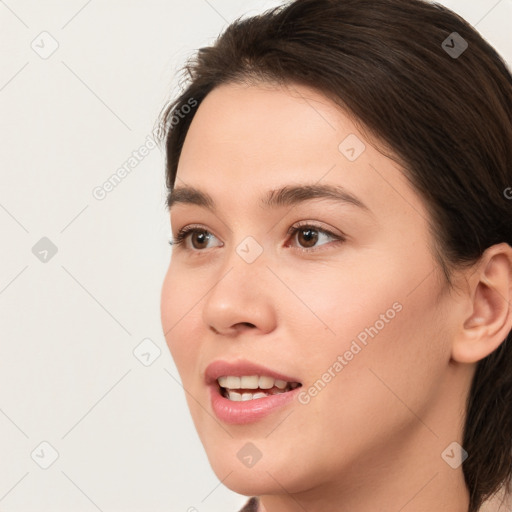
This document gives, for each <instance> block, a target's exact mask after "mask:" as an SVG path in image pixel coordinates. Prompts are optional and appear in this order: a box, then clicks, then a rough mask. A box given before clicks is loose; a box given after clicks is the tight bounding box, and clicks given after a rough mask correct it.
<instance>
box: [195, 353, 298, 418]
mask: <svg viewBox="0 0 512 512" xmlns="http://www.w3.org/2000/svg"><path fill="white" fill-rule="evenodd" d="M225 375H232V376H235V377H241V376H243V375H260V376H261V375H268V376H269V377H273V378H274V379H280V380H284V381H287V382H300V381H299V379H296V378H295V377H290V376H288V375H285V374H283V373H279V372H276V371H274V370H271V369H269V368H266V367H264V366H261V365H257V364H254V363H251V362H249V361H243V360H239V361H237V362H232V363H229V362H227V361H214V362H213V363H211V364H210V365H208V367H207V368H206V372H205V380H206V384H207V386H208V388H209V390H210V401H211V405H212V409H213V412H214V413H215V415H216V416H217V418H218V419H219V420H221V421H223V422H225V423H230V424H239V425H240V424H246V423H252V422H254V421H257V420H259V419H261V418H264V417H265V416H267V415H269V414H271V413H272V412H274V411H276V410H277V409H279V408H281V407H283V406H285V405H286V404H289V403H290V402H292V401H293V400H294V398H295V396H296V394H297V393H298V392H299V391H300V386H299V387H297V388H295V389H293V390H291V391H287V392H285V393H280V394H277V395H271V396H267V397H265V398H258V399H256V400H247V401H242V402H233V401H231V400H228V399H227V398H224V397H223V396H222V395H221V394H220V389H219V385H218V383H217V379H218V378H219V377H222V376H225Z"/></svg>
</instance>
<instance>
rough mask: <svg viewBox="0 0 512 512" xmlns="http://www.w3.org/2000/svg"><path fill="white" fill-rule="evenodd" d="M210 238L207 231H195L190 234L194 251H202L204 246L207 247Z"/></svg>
mask: <svg viewBox="0 0 512 512" xmlns="http://www.w3.org/2000/svg"><path fill="white" fill-rule="evenodd" d="M209 239H210V236H209V235H208V231H205V230H199V229H196V230H194V231H193V232H192V233H191V236H190V240H191V243H192V247H193V248H194V249H204V246H205V245H208V240H209Z"/></svg>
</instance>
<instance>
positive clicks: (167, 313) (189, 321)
mask: <svg viewBox="0 0 512 512" xmlns="http://www.w3.org/2000/svg"><path fill="white" fill-rule="evenodd" d="M180 276H183V273H180V272H177V271H176V270H175V267H174V266H172V265H170V266H169V269H168V271H167V273H166V275H165V279H164V282H163V285H162V291H161V300H160V315H161V322H162V329H163V333H164V335H165V340H166V342H167V346H168V347H169V351H170V353H171V356H172V358H173V360H174V362H175V364H176V367H177V369H178V372H179V373H180V377H181V379H182V382H183V383H184V384H185V382H188V379H189V378H190V376H191V369H192V368H193V367H194V360H195V356H196V354H197V353H198V351H199V346H198V345H199V340H200V339H201V338H200V336H198V335H197V334H194V331H193V325H196V324H197V321H198V319H199V317H200V314H201V311H200V305H201V303H200V299H201V294H200V293H199V292H197V293H195V292H194V291H193V290H192V289H191V286H190V285H191V282H190V280H189V279H187V278H186V277H180ZM203 293H204V292H203Z"/></svg>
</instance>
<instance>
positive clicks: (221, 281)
mask: <svg viewBox="0 0 512 512" xmlns="http://www.w3.org/2000/svg"><path fill="white" fill-rule="evenodd" d="M266 263H267V261H266V259H265V257H264V254H262V255H261V256H259V258H258V259H257V260H256V261H253V262H251V263H248V262H247V261H245V260H244V259H243V258H242V257H240V256H239V254H238V253H237V252H236V249H235V248H233V250H232V254H230V255H229V256H226V261H225V263H224V265H223V266H222V269H221V270H220V271H219V272H218V274H216V275H215V277H214V278H213V279H212V282H211V283H209V285H208V288H209V289H210V291H209V292H208V293H207V295H206V297H205V300H204V302H203V310H202V317H203V321H204V322H205V325H206V326H207V327H208V328H209V329H210V330H212V331H213V332H215V333H217V334H222V335H224V336H236V335H237V334H238V333H240V332H245V331H248V330H258V331H261V332H263V333H268V332H271V331H272V330H273V329H275V324H276V307H275V300H276V299H275V294H274V293H273V292H272V287H273V286H274V287H275V284H276V283H275V278H274V279H272V278H273V277H274V276H273V275H272V272H270V270H269V269H268V268H267V266H266Z"/></svg>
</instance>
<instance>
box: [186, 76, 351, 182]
mask: <svg viewBox="0 0 512 512" xmlns="http://www.w3.org/2000/svg"><path fill="white" fill-rule="evenodd" d="M356 131H357V130H356V127H355V126H354V124H353V123H352V121H351V120H350V119H349V118H348V117H347V116H345V115H343V113H342V112H341V110H340V109H339V107H337V106H336V105H334V104H333V103H332V102H330V101H329V100H328V99H327V98H325V97H324V96H323V95H321V94H320V93H318V92H316V91H314V90H311V89H309V88H305V87H303V86H299V85H288V86H286V87H279V86H275V85H270V84H265V85H258V86H255V85H251V86H247V85H240V84H225V85H222V86H220V87H218V88H216V89H214V90H213V91H212V92H210V93H209V94H208V95H207V96H206V98H205V99H204V100H203V102H202V103H201V104H200V105H199V107H198V110H197V112H196V113H195V116H194V118H193V120H192V123H191V125H190V128H189V130H188V133H187V136H186V138H185V142H184V145H183V148H182V152H181V157H180V161H179V165H178V176H179V177H181V178H182V179H184V180H185V181H186V179H187V178H192V176H194V178H199V179H204V180H206V181H208V180H209V179H210V178H211V177H212V176H216V177H219V176H224V177H225V178H226V179H227V180H228V181H230V182H233V181H238V180H239V179H241V178H243V181H244V182H245V183H247V181H248V180H249V179H250V177H251V176H252V177H254V178H255V179H258V178H261V177H262V176H265V178H266V179H269V178H272V176H275V175H276V173H279V174H281V173H286V172H287V170H290V171H292V172H293V173H297V172H299V171H301V170H304V171H305V170H309V171H314V172H313V175H312V176H311V177H312V178H314V177H316V178H317V179H320V178H321V176H322V175H323V174H325V173H326V172H327V171H328V170H329V169H330V168H331V167H332V166H333V165H336V164H337V163H338V162H339V158H340V156H342V155H341V154H340V150H339V147H338V146H339V144H340V142H342V141H343V139H344V138H346V137H347V136H348V135H349V134H351V133H354V132H356ZM319 173H320V174H319ZM290 177H291V176H290Z"/></svg>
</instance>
